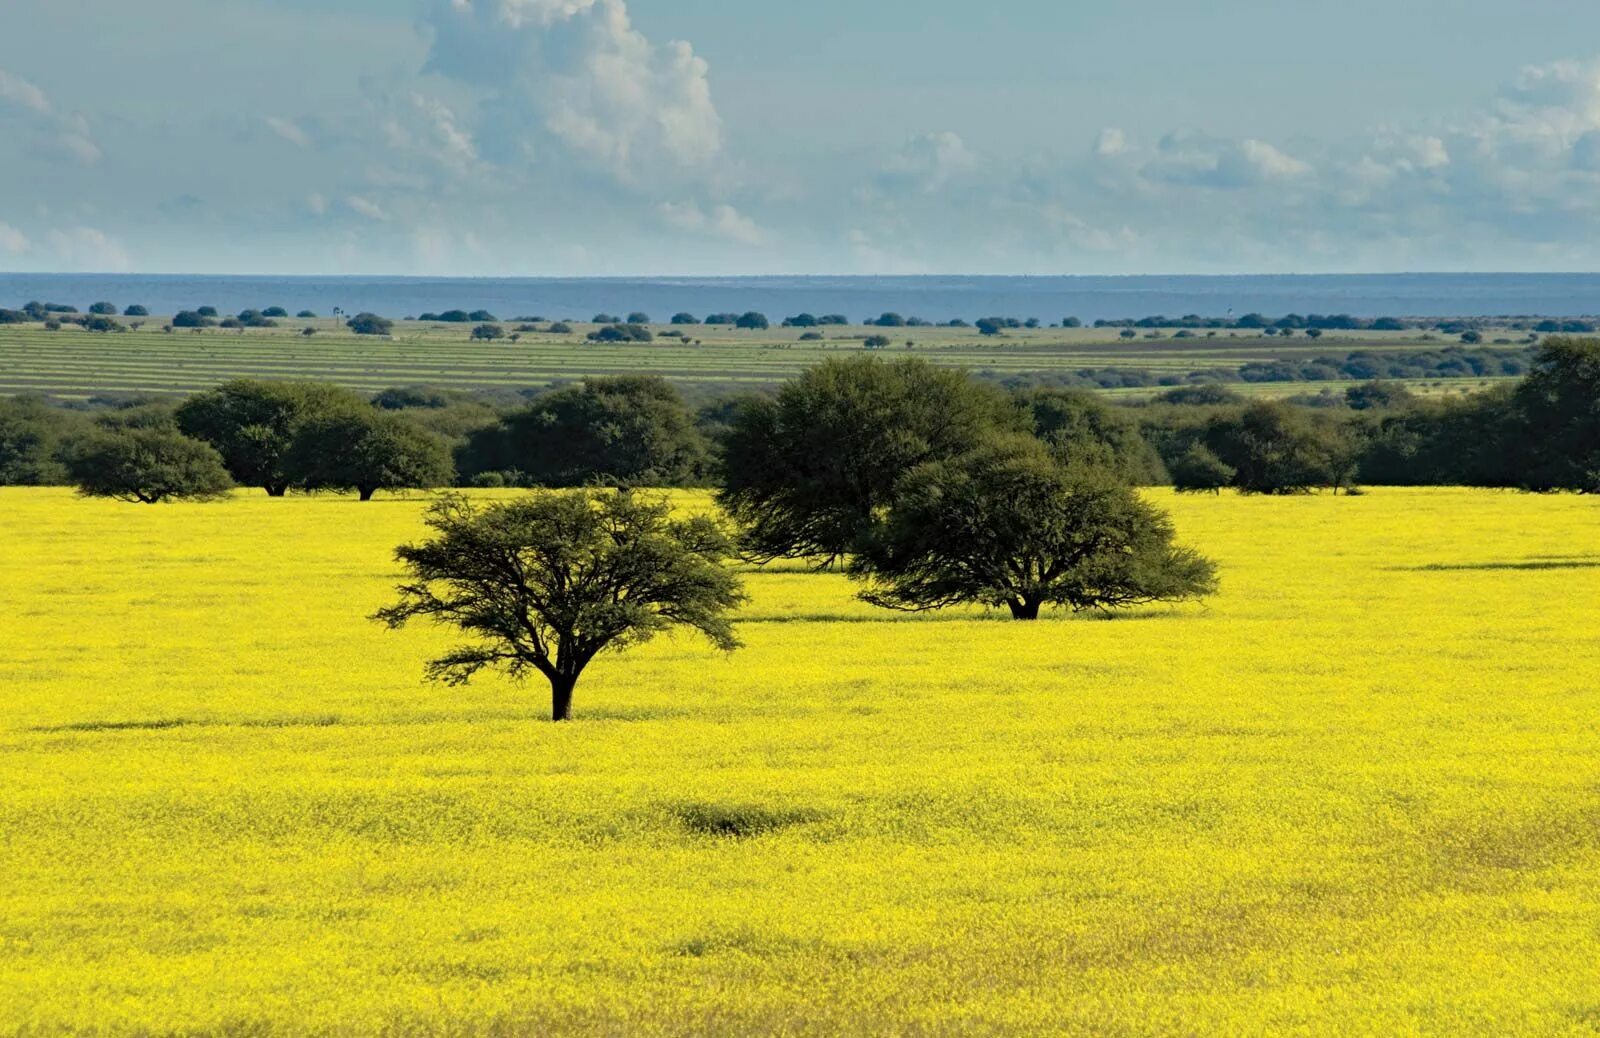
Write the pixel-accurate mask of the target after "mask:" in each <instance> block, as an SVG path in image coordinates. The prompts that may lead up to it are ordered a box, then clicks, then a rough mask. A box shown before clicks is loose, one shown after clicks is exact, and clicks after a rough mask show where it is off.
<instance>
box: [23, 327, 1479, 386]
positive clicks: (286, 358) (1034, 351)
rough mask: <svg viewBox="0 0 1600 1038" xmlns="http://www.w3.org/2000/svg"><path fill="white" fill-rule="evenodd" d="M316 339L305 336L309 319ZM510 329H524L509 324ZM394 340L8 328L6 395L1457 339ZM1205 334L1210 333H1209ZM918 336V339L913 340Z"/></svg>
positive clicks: (1187, 368) (1084, 361)
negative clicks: (851, 356)
mask: <svg viewBox="0 0 1600 1038" xmlns="http://www.w3.org/2000/svg"><path fill="white" fill-rule="evenodd" d="M307 326H309V327H313V328H315V329H317V334H316V335H315V336H312V337H309V338H308V337H305V336H303V335H301V334H300V332H301V329H302V327H307ZM506 327H507V328H508V329H509V328H512V327H515V325H514V323H507V325H506ZM396 328H397V331H396V333H395V335H394V337H393V338H392V339H389V338H378V337H363V336H357V335H353V334H351V333H349V332H348V331H345V330H344V329H342V328H341V327H340V326H339V325H338V324H337V323H336V322H333V321H327V320H324V321H312V322H287V323H285V325H284V326H283V327H281V328H275V329H258V330H241V331H230V330H223V329H207V330H204V331H201V332H198V333H197V332H193V331H184V330H179V331H176V332H173V333H171V334H167V333H164V332H162V330H161V321H160V320H159V319H152V320H149V321H147V322H146V323H145V324H144V326H143V327H142V328H141V329H139V330H138V331H135V332H126V333H121V334H93V333H88V332H84V331H82V330H78V329H74V328H72V327H71V326H68V327H66V328H63V329H62V330H60V331H56V332H48V331H45V330H43V329H42V328H41V327H38V326H24V325H11V326H0V395H6V394H12V393H29V392H31V393H46V394H50V395H54V396H60V397H64V398H69V399H70V398H84V397H88V396H93V395H97V394H108V393H147V394H169V395H170V394H188V393H193V392H196V391H199V390H203V389H209V388H211V387H212V386H215V385H217V384H218V383H220V382H223V381H226V380H228V379H230V378H237V377H254V378H268V379H278V378H312V379H320V380H325V381H330V382H337V383H340V384H342V385H346V386H349V387H351V388H354V389H360V390H367V391H376V390H379V389H384V388H387V387H390V386H397V385H430V386H437V387H443V388H453V389H463V390H484V389H509V390H516V389H524V388H529V387H537V386H546V385H549V384H551V383H553V382H559V381H563V380H571V379H577V378H582V377H585V376H592V375H615V374H657V375H662V376H665V377H667V378H669V379H671V380H673V381H675V382H678V383H680V384H682V385H685V386H693V385H701V386H716V387H739V386H763V385H770V384H772V383H775V382H779V381H782V380H784V379H787V378H790V377H792V376H794V375H795V374H797V373H798V372H799V371H801V370H802V369H804V368H806V367H809V366H811V365H813V364H816V363H817V362H818V361H820V360H823V359H825V358H827V357H833V356H839V355H840V354H842V353H852V352H858V351H862V350H864V349H865V346H864V345H863V339H864V338H865V336H866V335H867V334H869V333H872V334H877V333H879V332H886V333H887V334H888V335H889V336H890V337H891V339H892V340H893V343H894V345H893V346H892V347H891V348H890V350H889V351H888V352H891V353H893V354H894V355H896V356H905V355H910V356H919V357H924V358H927V359H929V360H932V361H935V362H937V363H941V364H949V365H952V366H960V367H965V368H968V369H970V370H972V371H975V372H979V373H983V374H988V375H992V376H996V377H1001V378H1004V377H1006V376H1013V375H1027V374H1034V373H1041V372H1042V373H1051V372H1056V373H1063V372H1072V371H1077V370H1081V369H1100V368H1113V367H1115V368H1132V369H1139V370H1143V371H1150V372H1152V373H1154V374H1155V375H1156V376H1158V377H1159V376H1163V375H1171V376H1174V377H1178V378H1182V377H1185V376H1187V375H1188V374H1189V373H1191V372H1194V371H1209V370H1212V369H1236V368H1238V367H1239V366H1240V365H1242V364H1246V363H1250V362H1252V361H1271V360H1294V359H1302V360H1310V359H1311V358H1314V357H1319V356H1325V355H1328V354H1344V353H1348V352H1351V351H1353V350H1357V349H1362V348H1373V349H1384V350H1422V349H1438V348H1439V347H1441V346H1443V345H1447V344H1448V343H1446V342H1442V341H1420V340H1419V339H1418V337H1417V336H1416V335H1415V334H1412V335H1410V336H1407V335H1404V334H1401V333H1386V332H1362V333H1359V334H1357V333H1350V334H1348V335H1346V334H1340V333H1330V334H1328V335H1327V336H1325V337H1323V338H1322V339H1321V340H1318V341H1313V340H1311V339H1308V338H1305V337H1303V336H1302V337H1300V338H1298V339H1293V340H1288V341H1284V340H1279V339H1276V338H1266V337H1252V336H1250V334H1249V333H1238V335H1239V337H1237V338H1230V337H1229V336H1230V334H1231V333H1229V332H1221V333H1219V334H1218V337H1217V338H1215V339H1207V338H1204V337H1197V338H1192V339H1176V338H1171V337H1170V336H1169V337H1166V338H1161V339H1155V340H1150V339H1142V338H1141V339H1136V340H1133V341H1131V342H1124V341H1122V340H1121V339H1119V338H1117V335H1116V332H1115V331H1113V330H1099V329H1036V330H1028V329H1020V330H1016V331H1012V332H1008V333H1007V334H1006V335H1005V336H1004V337H1003V338H999V339H985V338H983V337H982V336H980V335H979V334H978V333H977V332H975V331H971V330H962V329H948V328H900V329H886V330H884V329H875V328H874V329H863V328H852V329H843V330H841V329H828V330H827V333H828V335H829V338H828V340H826V341H823V342H800V341H799V337H800V335H801V334H802V333H801V331H800V330H798V329H773V330H771V331H767V332H749V331H741V330H737V329H733V328H710V327H704V326H693V327H691V328H689V329H688V332H687V333H688V334H689V335H690V336H691V339H692V341H691V342H689V343H680V342H676V341H674V340H668V339H658V340H657V341H655V342H653V343H647V344H628V345H600V344H594V343H588V342H585V341H584V335H585V334H586V333H587V332H588V331H591V330H593V328H594V326H593V325H583V324H579V325H574V326H573V328H574V332H573V334H571V335H550V334H548V333H538V332H536V333H528V334H526V335H524V336H523V337H522V339H521V341H519V342H515V343H513V342H508V341H500V342H494V343H477V342H472V341H471V340H470V339H469V338H468V336H469V333H470V330H471V329H470V326H462V325H439V324H419V323H416V322H403V323H401V324H399V325H397V326H396ZM1200 334H1201V336H1203V335H1204V333H1200ZM907 340H910V341H912V342H914V343H915V344H916V345H915V346H913V347H907V346H906V345H905V343H906V341H907ZM1481 384H1482V383H1481V382H1479V381H1477V380H1460V381H1459V383H1458V382H1456V381H1455V380H1443V381H1437V382H1436V381H1434V380H1429V381H1426V382H1423V383H1419V384H1418V388H1419V389H1422V390H1423V391H1433V392H1457V391H1465V390H1467V389H1471V388H1478V387H1479V386H1481ZM1252 388H1253V391H1255V392H1258V393H1270V394H1276V395H1285V394H1290V393H1298V392H1305V391H1306V390H1307V388H1308V384H1307V383H1273V384H1268V385H1262V386H1257V387H1252Z"/></svg>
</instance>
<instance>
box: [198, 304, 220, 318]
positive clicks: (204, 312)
mask: <svg viewBox="0 0 1600 1038" xmlns="http://www.w3.org/2000/svg"><path fill="white" fill-rule="evenodd" d="M195 313H197V314H199V315H200V316H201V317H216V316H217V308H216V307H214V306H202V307H200V308H199V309H197V310H195Z"/></svg>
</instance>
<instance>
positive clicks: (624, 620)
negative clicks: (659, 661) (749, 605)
mask: <svg viewBox="0 0 1600 1038" xmlns="http://www.w3.org/2000/svg"><path fill="white" fill-rule="evenodd" d="M427 523H428V526H429V528H430V529H431V530H432V531H433V536H432V538H431V539H430V540H428V541H426V542H424V543H422V544H415V545H407V546H403V547H401V548H400V549H399V550H398V551H397V552H396V556H397V558H398V559H399V561H400V562H401V563H402V564H403V565H404V566H405V568H406V571H407V573H408V575H409V581H408V583H406V584H404V585H402V586H401V587H400V589H399V593H400V600H399V601H398V602H397V603H396V604H395V605H393V606H391V607H389V608H387V609H384V610H382V611H380V612H379V613H377V614H376V616H375V617H374V619H377V620H379V621H381V622H383V623H384V624H387V625H388V626H389V627H390V628H400V627H404V626H405V625H406V624H408V623H410V622H411V621H412V620H416V619H426V620H429V621H433V622H435V623H439V624H443V625H446V626H450V627H453V628H455V629H457V630H459V631H461V632H462V633H463V634H465V635H467V636H468V638H470V639H471V640H470V641H469V642H468V643H466V644H464V645H461V646H459V647H457V648H455V649H452V650H451V651H449V652H447V653H445V654H444V655H443V656H440V657H438V658H437V659H435V660H433V661H432V662H431V663H429V664H428V668H427V673H428V676H429V677H430V678H432V679H433V680H436V681H442V682H446V683H449V684H455V685H460V684H465V683H466V682H467V681H469V680H471V679H472V677H473V676H474V675H476V674H477V673H479V672H480V671H482V670H484V669H486V668H493V669H497V670H501V671H504V672H505V673H507V674H509V675H510V676H511V677H512V678H515V679H521V678H524V677H527V676H528V675H530V674H533V673H538V674H540V675H543V677H544V678H545V679H546V680H547V681H548V682H549V684H550V716H551V718H552V719H553V720H555V721H566V720H567V719H568V718H570V717H571V715H572V699H573V690H574V689H575V688H576V687H577V684H578V679H579V678H580V677H581V676H582V675H583V672H584V670H585V669H586V668H587V667H588V665H589V664H590V663H591V662H592V661H593V660H594V659H595V657H597V656H599V655H600V654H601V653H602V652H606V651H620V650H623V649H626V648H628V647H630V646H633V645H638V644H641V643H643V642H646V641H649V640H650V639H651V638H653V637H655V636H656V635H657V634H660V633H662V632H664V631H667V630H670V629H672V628H675V627H683V628H688V629H690V630H693V631H697V632H699V633H700V634H702V635H703V636H705V638H706V639H707V640H709V641H710V642H711V644H713V645H714V646H716V647H717V648H719V649H722V650H724V651H730V652H731V651H732V650H733V649H735V648H737V647H738V645H739V642H738V639H737V638H736V637H735V635H734V630H733V625H732V623H731V622H730V620H729V616H728V614H729V613H730V612H731V611H732V610H734V609H735V608H737V607H738V606H739V605H740V604H741V603H742V602H743V601H744V594H743V591H742V588H741V586H740V582H739V579H738V577H737V576H736V575H735V574H734V573H733V572H732V571H731V570H729V569H728V568H727V567H726V566H724V565H723V562H724V560H725V559H727V558H728V556H729V555H730V552H731V545H730V543H729V541H728V538H727V537H726V536H725V535H724V534H723V533H722V531H721V530H720V529H718V528H717V526H716V524H715V523H713V522H712V521H711V520H710V519H707V518H705V517H703V516H702V517H694V518H689V519H674V518H673V517H672V515H671V509H670V508H669V506H668V504H667V503H666V502H665V501H661V500H654V499H649V498H644V497H640V496H637V495H634V494H631V493H628V492H619V491H584V492H567V493H553V494H543V495H538V496H535V497H530V498H524V499H522V500H518V501H514V502H508V503H505V504H498V505H493V506H491V507H489V508H486V509H483V510H478V509H476V508H474V506H473V505H472V504H471V503H469V502H467V501H465V500H463V499H461V498H447V499H445V500H442V501H440V502H439V503H438V504H436V505H435V506H434V507H433V509H432V510H431V511H430V512H429V514H428V519H427Z"/></svg>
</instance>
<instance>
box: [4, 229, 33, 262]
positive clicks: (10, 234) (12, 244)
mask: <svg viewBox="0 0 1600 1038" xmlns="http://www.w3.org/2000/svg"><path fill="white" fill-rule="evenodd" d="M32 247H33V243H32V242H30V241H29V240H28V236H27V235H26V234H23V233H22V232H21V231H19V230H17V229H16V228H15V227H13V226H11V225H10V224H8V223H5V222H3V221H0V252H8V253H10V254H11V255H13V256H20V255H21V254H22V253H24V252H27V251H28V250H29V249H30V248H32Z"/></svg>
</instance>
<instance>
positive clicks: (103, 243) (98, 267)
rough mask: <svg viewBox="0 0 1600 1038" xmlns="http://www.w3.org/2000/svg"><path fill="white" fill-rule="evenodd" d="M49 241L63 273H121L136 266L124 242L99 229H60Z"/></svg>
mask: <svg viewBox="0 0 1600 1038" xmlns="http://www.w3.org/2000/svg"><path fill="white" fill-rule="evenodd" d="M47 240H48V244H49V247H50V251H51V252H52V253H53V258H54V259H55V260H56V262H58V263H59V264H60V265H61V269H63V270H74V271H84V272H89V273H122V272H124V271H127V270H130V269H132V266H133V264H132V263H131V262H130V260H129V258H128V251H127V249H126V248H124V247H123V245H122V243H121V242H120V241H118V240H117V239H116V238H114V237H112V236H111V235H109V234H107V233H105V232H104V231H102V230H99V229H98V228H94V227H81V226H80V227H68V228H57V229H55V230H52V231H51V232H50V233H49V235H48V236H47Z"/></svg>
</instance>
